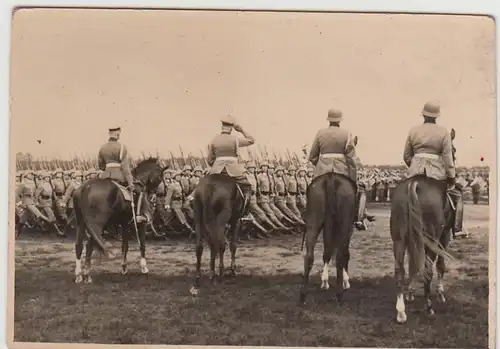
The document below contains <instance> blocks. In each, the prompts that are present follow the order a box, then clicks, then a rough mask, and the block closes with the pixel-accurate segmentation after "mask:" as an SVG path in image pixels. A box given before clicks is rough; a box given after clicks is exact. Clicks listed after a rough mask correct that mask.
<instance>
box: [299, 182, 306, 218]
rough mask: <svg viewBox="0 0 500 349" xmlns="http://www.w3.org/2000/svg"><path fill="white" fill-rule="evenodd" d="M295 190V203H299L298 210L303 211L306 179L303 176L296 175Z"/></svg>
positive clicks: (304, 207)
mask: <svg viewBox="0 0 500 349" xmlns="http://www.w3.org/2000/svg"><path fill="white" fill-rule="evenodd" d="M297 191H298V196H297V204H298V205H299V208H300V210H301V211H302V212H304V211H305V209H306V204H307V197H306V193H307V179H306V177H305V176H304V177H300V176H299V177H297Z"/></svg>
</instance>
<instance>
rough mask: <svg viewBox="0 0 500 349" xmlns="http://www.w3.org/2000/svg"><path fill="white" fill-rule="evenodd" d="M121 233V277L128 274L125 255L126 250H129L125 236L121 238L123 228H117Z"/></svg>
mask: <svg viewBox="0 0 500 349" xmlns="http://www.w3.org/2000/svg"><path fill="white" fill-rule="evenodd" d="M119 229H120V230H121V233H122V265H121V267H122V270H121V272H122V275H127V274H128V266H127V254H128V249H129V241H128V238H127V237H126V236H123V228H122V227H120V228H119Z"/></svg>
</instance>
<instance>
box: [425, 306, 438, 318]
mask: <svg viewBox="0 0 500 349" xmlns="http://www.w3.org/2000/svg"><path fill="white" fill-rule="evenodd" d="M427 315H428V316H430V317H434V315H436V312H435V311H434V309H432V308H430V309H427Z"/></svg>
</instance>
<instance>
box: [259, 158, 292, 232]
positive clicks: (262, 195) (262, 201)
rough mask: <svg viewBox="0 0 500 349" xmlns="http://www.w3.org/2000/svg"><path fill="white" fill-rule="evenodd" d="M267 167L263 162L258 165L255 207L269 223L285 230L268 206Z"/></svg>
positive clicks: (269, 184)
mask: <svg viewBox="0 0 500 349" xmlns="http://www.w3.org/2000/svg"><path fill="white" fill-rule="evenodd" d="M268 167H269V163H267V162H264V163H262V164H261V165H260V170H261V172H260V173H259V175H258V176H257V205H259V207H260V208H261V209H262V211H264V212H265V213H266V215H267V216H268V217H269V219H270V220H271V222H273V223H274V224H275V225H276V226H278V227H280V228H283V229H287V227H286V226H285V225H284V224H283V223H281V221H280V220H279V219H278V217H277V216H276V215H275V213H274V211H273V209H272V208H271V206H270V202H271V197H270V191H271V183H270V179H269V174H268V172H267V169H268Z"/></svg>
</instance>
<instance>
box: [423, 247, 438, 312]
mask: <svg viewBox="0 0 500 349" xmlns="http://www.w3.org/2000/svg"><path fill="white" fill-rule="evenodd" d="M426 252H427V253H426V258H425V271H424V296H425V300H426V311H427V314H428V315H429V316H434V314H435V311H434V308H433V307H432V298H431V283H432V277H433V270H432V269H433V265H434V261H435V260H436V254H435V253H433V252H431V251H426Z"/></svg>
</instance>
